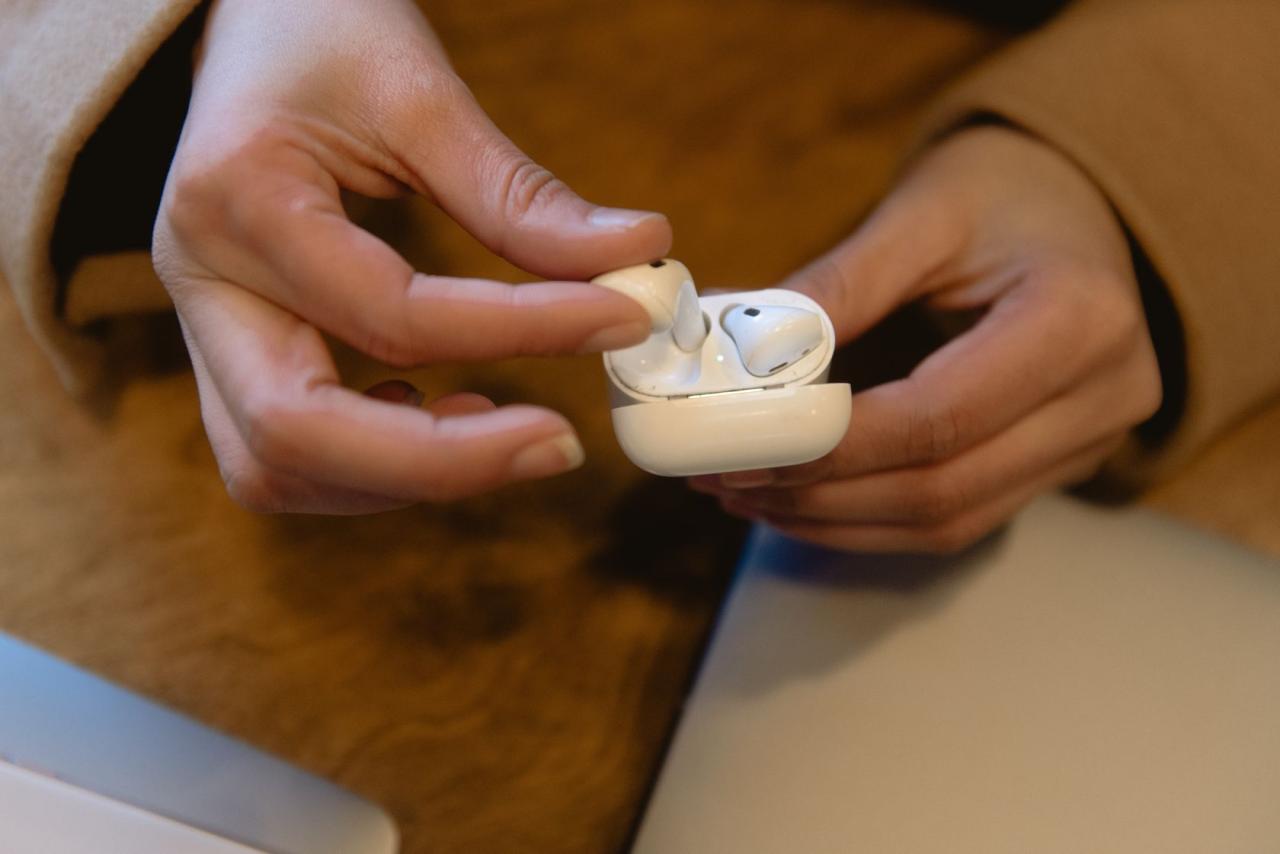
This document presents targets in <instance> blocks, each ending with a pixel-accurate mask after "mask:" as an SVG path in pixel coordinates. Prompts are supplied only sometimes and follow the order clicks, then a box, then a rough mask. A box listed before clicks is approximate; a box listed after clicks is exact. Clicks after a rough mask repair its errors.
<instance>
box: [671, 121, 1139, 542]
mask: <svg viewBox="0 0 1280 854" xmlns="http://www.w3.org/2000/svg"><path fill="white" fill-rule="evenodd" d="M786 284H787V285H788V286H790V287H794V288H796V289H798V290H801V291H803V292H805V293H807V294H809V295H810V296H812V297H813V298H814V299H816V300H817V301H818V302H819V303H820V304H822V305H823V307H824V308H826V309H827V311H828V312H829V313H830V314H831V317H832V321H833V322H834V324H835V326H836V332H837V336H838V337H839V339H840V340H841V341H842V342H846V341H849V340H851V339H853V338H856V337H857V336H858V335H860V334H861V333H862V332H864V331H866V330H867V329H869V328H870V327H871V326H873V325H874V324H875V323H876V322H877V321H879V320H880V319H881V318H883V317H884V316H885V315H886V314H888V313H889V312H891V311H892V310H893V309H894V308H896V307H898V306H900V305H902V304H904V303H907V302H910V301H913V300H923V301H924V302H925V303H926V304H928V305H929V306H931V307H933V308H936V309H940V310H974V309H981V310H983V312H984V313H983V315H982V319H981V320H980V321H979V322H978V323H977V324H976V325H975V326H974V327H972V328H971V329H970V330H969V331H968V332H966V333H965V334H963V335H961V336H960V337H958V338H956V339H954V340H952V341H951V342H950V343H948V344H947V345H946V346H944V347H942V348H941V349H939V350H937V351H936V352H934V353H933V354H932V355H930V356H929V357H928V358H927V359H925V360H924V361H923V362H922V363H921V364H920V365H919V366H918V367H917V368H916V369H915V370H914V371H913V372H912V373H911V375H910V376H908V377H907V378H906V379H903V380H900V381H897V382H891V383H887V384H885V385H881V386H878V387H875V388H872V389H870V390H868V391H865V392H862V393H860V394H857V395H855V396H854V398H853V418H852V422H851V424H850V427H849V432H848V434H847V435H846V437H845V438H844V440H843V441H842V442H841V444H840V445H839V447H837V448H836V449H835V451H833V452H832V453H831V454H829V455H828V456H826V457H824V458H822V459H820V460H817V461H815V462H812V463H807V464H805V465H800V466H793V467H789V468H784V469H777V470H772V471H757V472H740V473H737V474H731V475H723V476H721V477H718V478H717V477H707V478H697V479H695V480H694V481H693V485H694V486H695V488H698V489H701V490H704V491H709V492H712V493H713V494H715V495H718V496H719V497H720V500H721V503H722V504H723V506H724V508H725V509H726V510H728V511H729V512H731V513H735V514H737V515H740V516H746V517H748V518H751V519H756V520H761V521H764V522H767V523H768V524H770V525H773V526H774V527H776V528H778V529H780V530H782V531H783V532H785V533H787V534H790V535H792V536H795V537H799V538H801V539H806V540H811V541H813V542H817V543H821V544H824V545H827V546H831V547H835V548H841V549H852V550H866V551H922V552H951V551H955V550H958V549H961V548H963V547H966V546H968V545H970V544H972V543H973V542H975V541H976V540H978V539H980V538H981V537H982V536H984V535H985V534H986V533H988V532H990V531H991V530H992V529H993V528H995V527H996V526H998V525H1000V524H1001V523H1002V522H1004V521H1006V520H1008V519H1009V518H1010V517H1011V516H1012V515H1013V514H1014V513H1016V512H1017V510H1018V509H1020V508H1021V507H1022V506H1023V505H1024V504H1026V503H1027V502H1028V501H1030V500H1031V498H1033V497H1034V496H1035V495H1037V494H1038V493H1040V492H1043V491H1045V490H1048V489H1051V488H1054V487H1058V486H1062V485H1064V484H1070V483H1074V482H1079V481H1081V480H1084V479H1086V478H1088V477H1089V476H1091V475H1092V474H1094V473H1095V472H1096V470H1097V468H1098V467H1099V465H1100V464H1101V462H1102V461H1103V460H1104V458H1106V457H1107V456H1108V455H1109V454H1110V453H1111V452H1112V451H1113V450H1114V449H1115V448H1116V447H1117V445H1118V444H1119V443H1120V441H1121V440H1122V438H1123V437H1124V435H1125V433H1126V432H1127V431H1128V430H1129V429H1130V428H1132V427H1134V426H1135V425H1137V424H1139V423H1141V422H1142V421H1144V420H1146V419H1147V418H1148V417H1150V416H1151V415H1152V414H1153V413H1154V412H1155V410H1156V409H1157V407H1158V405H1159V403H1160V398H1161V383H1160V375H1159V371H1158V368H1157V365H1156V358H1155V353H1154V351H1153V348H1152V344H1151V340H1150V335H1149V333H1148V331H1147V328H1146V322H1145V316H1144V314H1143V307H1142V302H1141V299H1140V297H1139V293H1138V287H1137V283H1136V281H1135V277H1134V273H1133V265H1132V260H1131V258H1130V254H1129V250H1128V244H1127V241H1126V239H1125V234H1124V231H1123V229H1122V227H1121V226H1120V224H1119V222H1118V221H1117V220H1116V217H1115V215H1114V214H1113V213H1112V211H1111V209H1110V207H1109V206H1108V204H1107V201H1106V199H1105V198H1103V197H1102V195H1101V194H1100V193H1099V191H1098V190H1097V189H1096V188H1095V187H1094V186H1093V184H1092V183H1091V182H1090V181H1089V179H1088V178H1087V177H1086V176H1085V175H1084V174H1083V173H1081V172H1080V171H1079V169H1077V167H1076V166H1075V165H1074V164H1072V163H1071V162H1070V161H1069V160H1067V159H1066V158H1065V157H1064V156H1062V155H1060V154H1058V153H1057V152H1056V151H1054V150H1053V149H1051V148H1050V147H1048V146H1047V145H1045V144H1044V143H1041V142H1039V141H1037V140H1036V139H1034V138H1033V137H1031V136H1028V135H1025V134H1023V133H1021V132H1018V131H1016V130H1012V129H1006V128H1000V127H979V128H974V129H970V130H965V131H962V132H960V133H958V134H956V135H955V136H953V137H950V138H949V139H947V140H945V141H944V142H942V143H940V144H939V145H938V146H937V147H936V148H935V149H933V150H932V151H931V152H929V153H927V154H926V155H925V156H924V157H923V159H922V160H921V162H919V163H918V164H917V166H916V167H915V168H914V169H913V170H912V171H911V173H910V174H909V175H908V177H907V178H906V180H905V181H904V182H903V183H902V184H901V185H900V186H899V187H898V188H897V189H896V190H895V191H894V192H893V193H892V194H891V195H890V196H889V198H888V199H887V200H886V201H885V202H884V203H883V204H882V205H881V207H880V208H879V209H878V210H877V211H876V213H875V214H874V215H873V216H872V217H871V218H870V219H869V220H868V222H867V223H866V224H865V225H864V226H863V227H862V228H861V229H860V230H859V231H858V232H857V233H855V234H854V235H853V236H852V237H851V238H849V239H848V240H847V241H845V242H844V243H842V244H841V245H839V246H837V247H836V248H835V249H834V250H833V251H831V252H830V253H829V254H828V255H826V256H825V257H823V258H821V259H819V260H818V261H816V262H815V263H813V264H811V265H810V266H809V267H807V268H805V269H804V270H802V271H800V272H799V273H797V274H796V275H795V276H793V277H792V278H791V279H790V280H789V281H788V282H787V283H786Z"/></svg>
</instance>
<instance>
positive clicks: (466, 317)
mask: <svg viewBox="0 0 1280 854" xmlns="http://www.w3.org/2000/svg"><path fill="white" fill-rule="evenodd" d="M249 159H251V160H252V162H253V166H252V167H249V166H245V165H243V164H240V165H238V166H237V167H236V168H237V171H236V172H235V173H234V175H233V176H232V180H229V181H228V182H227V183H226V184H225V185H223V184H219V185H217V186H216V187H214V188H212V189H210V188H207V187H203V186H201V185H197V187H196V189H193V190H189V191H186V192H178V191H175V192H174V194H173V195H174V196H175V197H176V198H175V199H174V200H173V201H171V202H170V203H169V207H170V210H169V212H168V217H167V220H166V221H167V222H170V223H172V225H173V228H174V231H175V233H176V235H177V236H178V237H179V238H180V239H181V240H182V241H183V243H184V244H185V245H186V246H187V247H188V248H189V249H190V250H191V251H192V252H193V254H194V255H195V256H196V259H197V260H198V261H200V262H201V263H202V264H203V266H204V267H206V268H207V269H208V270H209V271H210V273H211V274H212V275H211V276H210V277H211V278H216V279H220V280H226V281H233V282H236V283H238V284H241V285H243V286H245V287H247V288H250V289H252V290H253V291H255V292H256V293H258V294H260V295H261V296H263V297H265V298H267V299H269V300H270V301H272V302H274V303H276V304H278V305H280V306H283V307H284V308H286V309H288V310H289V311H291V312H292V313H294V314H295V315H297V316H298V317H301V318H304V319H306V320H308V321H310V322H311V323H312V324H314V325H315V326H318V327H319V328H321V329H324V330H325V331H327V332H330V333H332V334H334V335H336V336H337V337H339V338H341V339H342V340H343V341H345V342H346V343H348V344H350V345H351V346H353V347H355V348H356V349H359V350H362V351H363V352H365V353H368V354H369V355H371V356H373V357H375V358H377V359H380V360H382V361H384V362H387V363H390V364H394V365H397V366H411V365H416V364H421V363H424V362H427V361H437V360H461V359H491V358H505V357H508V356H514V355H550V354H559V353H575V352H585V351H597V350H604V349H616V348H617V347H622V346H627V345H629V344H634V343H637V342H639V341H642V340H644V338H645V336H646V335H647V334H648V330H649V319H648V316H647V315H646V314H645V313H644V310H643V309H642V308H641V307H640V306H639V305H638V304H637V303H635V301H633V300H631V299H628V298H627V297H624V296H622V295H621V294H618V293H614V292H613V291H610V290H608V289H606V288H599V287H595V286H592V285H588V284H584V283H573V282H548V283H540V284H530V285H523V286H519V287H515V286H511V285H507V284H503V283H500V282H493V281H488V280H478V279H454V278H447V277H440V276H428V275H423V274H420V273H415V272H414V270H413V269H412V267H410V265H409V264H408V262H406V261H405V260H404V259H403V258H401V257H400V256H399V255H398V254H397V253H396V252H395V251H394V250H392V249H391V247H390V246H388V245H387V244H385V243H384V242H383V241H381V240H379V239H378V238H376V237H374V236H373V235H372V234H370V233H368V232H366V231H364V230H363V229H360V228H358V227H357V226H355V225H354V224H352V223H351V222H350V221H349V220H348V219H347V218H346V215H345V213H344V212H343V210H342V206H341V201H340V199H339V197H338V194H337V187H336V185H335V184H334V182H333V180H332V179H331V178H330V177H329V176H328V175H327V173H325V172H324V170H323V169H321V168H320V166H319V164H317V163H316V162H315V161H314V159H313V158H312V157H311V155H310V154H308V153H307V152H304V151H301V150H296V149H280V148H270V149H268V150H266V151H263V152H255V153H254V156H253V158H249Z"/></svg>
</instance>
